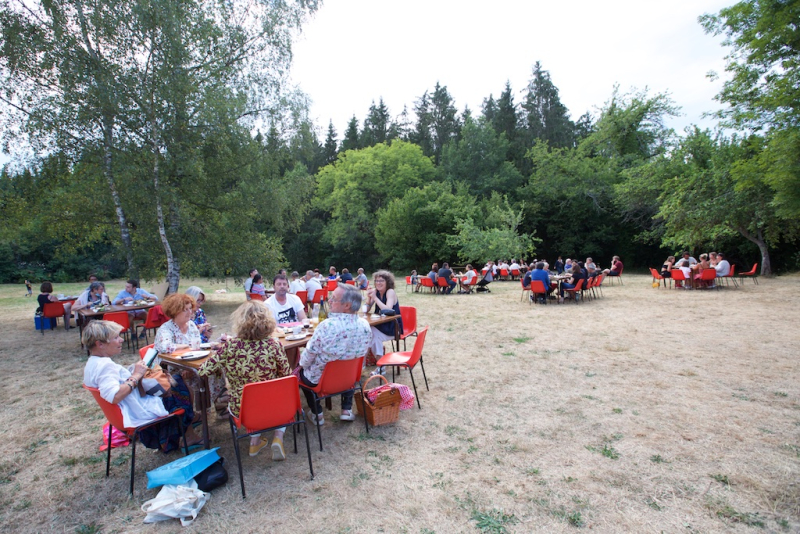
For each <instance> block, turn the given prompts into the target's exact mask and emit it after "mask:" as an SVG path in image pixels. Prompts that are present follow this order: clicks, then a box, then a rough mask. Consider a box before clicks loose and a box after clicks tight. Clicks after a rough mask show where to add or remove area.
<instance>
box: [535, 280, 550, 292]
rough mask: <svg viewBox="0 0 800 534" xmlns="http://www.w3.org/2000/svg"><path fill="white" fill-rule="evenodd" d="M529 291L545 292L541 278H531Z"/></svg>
mask: <svg viewBox="0 0 800 534" xmlns="http://www.w3.org/2000/svg"><path fill="white" fill-rule="evenodd" d="M531 293H534V294H536V295H541V294H544V293H547V289H545V287H544V282H542V281H541V280H531Z"/></svg>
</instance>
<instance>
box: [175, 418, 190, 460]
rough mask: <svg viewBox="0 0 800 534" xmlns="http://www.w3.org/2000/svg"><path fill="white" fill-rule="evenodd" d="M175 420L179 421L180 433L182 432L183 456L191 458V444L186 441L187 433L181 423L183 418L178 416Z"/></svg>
mask: <svg viewBox="0 0 800 534" xmlns="http://www.w3.org/2000/svg"><path fill="white" fill-rule="evenodd" d="M175 419H177V420H178V432H180V433H181V436H183V455H184V456H189V443H188V442H187V441H186V431H185V430H184V429H183V422H182V421H181V416H179V415H176V416H175Z"/></svg>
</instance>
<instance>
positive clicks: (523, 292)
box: [519, 279, 531, 301]
mask: <svg viewBox="0 0 800 534" xmlns="http://www.w3.org/2000/svg"><path fill="white" fill-rule="evenodd" d="M524 282H525V280H523V279H520V281H519V285H521V286H522V296H521V297H520V298H519V300H520V301H523V300H525V293H530V291H531V288H530V286H528V287H525V285H524ZM528 297H530V295H528Z"/></svg>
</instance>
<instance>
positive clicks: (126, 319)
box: [103, 311, 131, 332]
mask: <svg viewBox="0 0 800 534" xmlns="http://www.w3.org/2000/svg"><path fill="white" fill-rule="evenodd" d="M103 320H105V321H111V322H112V323H117V324H118V325H120V326H121V327H122V331H123V332H124V331H126V330H128V329H129V328H130V327H131V318H130V315H128V312H125V311H121V312H111V313H106V314H105V315H103Z"/></svg>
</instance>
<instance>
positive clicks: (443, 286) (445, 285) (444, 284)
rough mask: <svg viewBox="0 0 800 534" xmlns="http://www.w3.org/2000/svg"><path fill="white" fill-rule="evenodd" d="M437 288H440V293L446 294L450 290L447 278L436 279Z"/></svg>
mask: <svg viewBox="0 0 800 534" xmlns="http://www.w3.org/2000/svg"><path fill="white" fill-rule="evenodd" d="M436 287H438V288H440V289H439V292H440V293H444V292H445V291H446V290H447V289H449V288H450V284H448V283H447V278H445V277H444V276H440V277H438V278H437V279H436Z"/></svg>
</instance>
